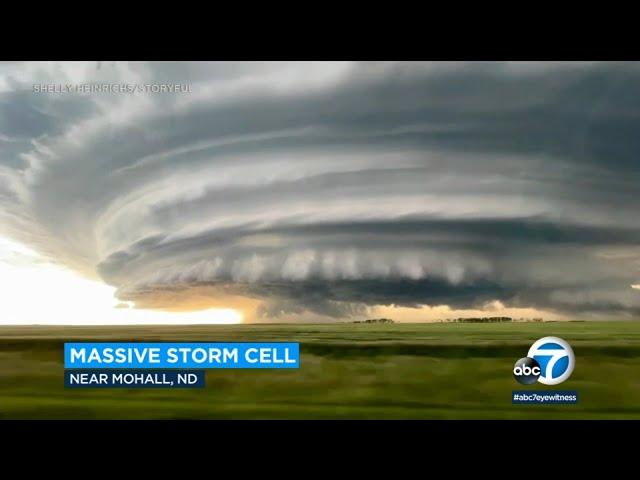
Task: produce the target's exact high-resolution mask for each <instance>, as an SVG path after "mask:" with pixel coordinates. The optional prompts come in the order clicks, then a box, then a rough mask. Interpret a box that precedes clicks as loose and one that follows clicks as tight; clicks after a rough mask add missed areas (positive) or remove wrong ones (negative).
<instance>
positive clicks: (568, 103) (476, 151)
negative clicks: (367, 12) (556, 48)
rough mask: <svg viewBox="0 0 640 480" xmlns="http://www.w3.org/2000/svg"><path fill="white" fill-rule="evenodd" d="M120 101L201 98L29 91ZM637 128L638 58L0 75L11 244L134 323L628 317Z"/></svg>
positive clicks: (115, 68)
mask: <svg viewBox="0 0 640 480" xmlns="http://www.w3.org/2000/svg"><path fill="white" fill-rule="evenodd" d="M105 83H110V84H131V85H133V84H135V85H148V84H156V85H157V84H175V83H179V84H182V85H189V86H190V92H173V93H169V92H164V93H152V92H136V93H91V94H87V93H85V94H83V93H69V92H67V93H44V92H41V91H38V92H36V91H34V85H77V84H105ZM639 131H640V68H639V66H638V65H637V64H635V63H535V62H534V63H479V62H474V63H457V62H456V63H372V62H364V63H345V62H339V63H324V62H320V63H251V62H245V63H213V62H212V63H205V62H200V63H160V62H158V63H135V62H103V63H101V64H98V62H93V63H92V62H88V63H11V64H4V65H0V234H3V235H6V236H8V237H11V238H13V239H16V240H18V241H21V242H23V243H25V244H27V245H29V246H30V247H31V248H33V249H35V250H37V251H39V252H40V253H41V254H42V255H44V256H46V257H47V258H49V259H51V260H52V261H56V262H59V263H61V264H64V265H66V266H68V267H70V268H73V269H75V270H77V271H78V272H80V273H82V274H84V275H87V276H93V277H95V278H99V279H101V280H102V281H104V282H107V283H108V284H110V285H113V286H115V287H117V289H118V290H117V296H118V298H119V299H120V300H121V301H123V302H135V305H136V306H144V305H152V306H154V307H158V308H170V303H171V302H174V301H176V299H180V301H181V302H184V304H185V305H189V300H190V298H192V297H193V296H194V295H195V292H198V293H197V295H198V296H201V295H202V292H206V295H208V296H210V297H211V302H212V304H213V303H215V302H216V301H218V300H219V299H220V298H225V297H227V296H233V297H246V298H248V299H252V300H255V301H257V302H259V307H258V309H257V315H258V316H260V317H265V318H278V317H279V316H281V315H287V314H299V315H302V314H304V313H305V312H312V313H314V314H318V315H324V316H327V317H332V318H339V317H345V316H347V317H348V316H354V315H356V316H357V315H360V314H362V313H363V312H365V311H366V309H367V308H368V307H369V306H373V305H396V306H402V307H416V308H418V307H420V306H423V305H430V306H433V305H448V306H450V307H451V308H477V307H480V306H482V305H484V304H486V303H487V302H491V301H496V300H497V301H500V302H502V303H504V304H505V305H509V306H514V307H523V308H524V307H526V308H535V309H539V310H544V311H550V312H559V313H561V314H566V315H582V314H589V315H592V316H597V317H611V316H633V315H638V314H639V313H640V291H638V289H637V288H632V286H633V285H635V286H637V285H638V284H639V283H640V216H639V215H638V210H639V208H638V207H639V206H640V135H638V132H639ZM163 299H164V300H163ZM198 305H201V302H199V303H198Z"/></svg>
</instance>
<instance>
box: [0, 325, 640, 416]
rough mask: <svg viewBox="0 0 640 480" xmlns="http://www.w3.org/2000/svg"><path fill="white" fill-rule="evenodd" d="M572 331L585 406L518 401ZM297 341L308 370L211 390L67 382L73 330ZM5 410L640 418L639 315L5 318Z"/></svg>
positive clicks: (1, 355) (213, 383) (231, 378)
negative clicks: (46, 322) (535, 353)
mask: <svg viewBox="0 0 640 480" xmlns="http://www.w3.org/2000/svg"><path fill="white" fill-rule="evenodd" d="M546 335H555V336H559V337H562V338H564V339H565V340H567V341H568V342H569V343H570V344H571V345H572V347H573V349H574V352H575V355H576V368H575V370H574V373H573V375H572V377H571V378H570V379H569V380H568V381H566V382H565V383H563V384H561V385H558V386H555V387H545V386H543V385H540V384H537V385H534V386H532V387H531V389H536V390H545V389H548V390H558V389H560V390H577V391H578V393H579V395H580V402H579V404H578V405H560V406H557V405H555V406H551V405H522V406H515V405H512V404H511V392H512V390H514V389H516V390H518V389H529V388H523V387H526V386H523V385H520V384H518V383H516V382H515V381H514V379H513V377H512V374H511V371H512V368H513V363H514V362H515V360H517V359H518V358H521V357H523V356H526V353H527V350H528V348H529V346H530V345H531V343H533V341H535V340H537V339H538V338H540V337H543V336H546ZM89 340H93V341H202V342H205V341H212V342H213V341H292V342H300V343H301V368H300V369H299V370H209V371H208V372H207V386H206V388H205V389H193V390H164V389H131V390H124V389H102V390H101V389H88V390H77V389H65V388H64V387H63V343H64V342H65V341H89ZM0 418H2V419H35V418H38V419H52V418H55V419H58V418H64V419H93V418H100V419H205V418H221V419H256V418H257V419H272V418H278V419H280V418H287V419H288V418H293V419H511V418H547V419H567V418H585V419H597V418H608V419H621V418H640V322H597V323H596V322H568V323H527V324H523V323H508V324H485V325H483V324H438V323H436V324H395V325H366V324H332V325H327V324H324V325H237V326H183V327H182V326H181V327H177V326H153V327H112V328H110V327H37V326H34V327H7V326H5V327H0Z"/></svg>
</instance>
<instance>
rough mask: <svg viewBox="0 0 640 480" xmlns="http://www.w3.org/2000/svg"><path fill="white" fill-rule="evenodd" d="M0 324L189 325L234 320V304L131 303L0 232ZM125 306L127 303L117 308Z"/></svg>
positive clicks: (239, 319) (238, 316) (237, 317)
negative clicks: (175, 307)
mask: <svg viewBox="0 0 640 480" xmlns="http://www.w3.org/2000/svg"><path fill="white" fill-rule="evenodd" d="M0 290H1V291H2V301H1V303H0V324H11V325H35V324H40V325H144V324H149V325H158V324H166V325H169V324H175V325H189V324H191V325H193V324H200V325H205V324H224V325H231V324H238V323H242V320H243V317H242V314H241V313H240V312H238V311H236V310H233V309H220V308H215V309H207V310H200V311H193V312H165V311H159V310H143V309H137V308H129V307H130V306H131V303H125V304H122V303H119V302H118V300H117V299H116V298H115V296H114V293H115V290H116V289H115V288H114V287H111V286H108V285H105V284H103V283H101V282H99V281H94V280H90V279H87V278H84V277H82V276H80V275H78V274H76V273H74V272H72V271H71V270H69V269H67V268H64V267H61V266H58V265H54V264H52V263H49V262H47V261H46V260H45V259H43V258H42V257H40V256H39V255H38V254H37V253H36V252H34V251H32V250H30V249H28V248H26V247H24V246H23V245H21V244H19V243H16V242H13V241H10V240H8V239H5V238H2V237H0ZM116 306H118V307H126V308H116Z"/></svg>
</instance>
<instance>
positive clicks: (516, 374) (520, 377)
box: [513, 357, 540, 385]
mask: <svg viewBox="0 0 640 480" xmlns="http://www.w3.org/2000/svg"><path fill="white" fill-rule="evenodd" d="M539 377H540V364H538V362H537V360H535V359H534V358H529V357H524V358H521V359H520V360H518V361H517V362H516V364H515V365H514V366H513V378H515V379H516V380H517V381H518V382H520V383H522V384H523V385H531V384H532V383H536V382H537V381H538V378H539Z"/></svg>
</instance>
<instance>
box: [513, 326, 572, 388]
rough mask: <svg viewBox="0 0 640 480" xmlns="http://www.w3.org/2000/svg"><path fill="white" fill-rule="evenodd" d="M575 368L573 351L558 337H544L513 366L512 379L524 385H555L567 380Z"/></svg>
mask: <svg viewBox="0 0 640 480" xmlns="http://www.w3.org/2000/svg"><path fill="white" fill-rule="evenodd" d="M574 366H575V356H574V354H573V349H572V348H571V346H570V345H569V343H567V341H565V340H563V339H562V338H558V337H544V338H541V339H540V340H537V341H536V342H534V344H533V345H531V348H529V353H528V354H527V356H526V357H524V358H521V359H520V360H518V361H517V362H516V364H515V365H514V366H513V377H514V378H515V379H516V380H517V381H518V382H519V383H522V384H524V385H531V384H532V383H535V382H536V381H537V382H540V383H542V384H544V385H557V384H559V383H562V382H564V381H565V380H567V379H568V378H569V377H570V376H571V373H572V372H573V368H574Z"/></svg>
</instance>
